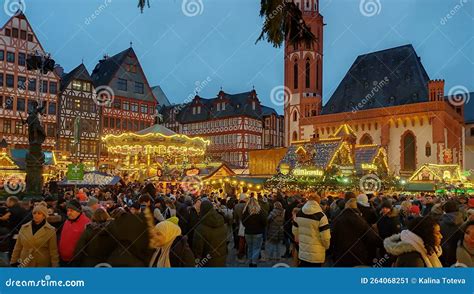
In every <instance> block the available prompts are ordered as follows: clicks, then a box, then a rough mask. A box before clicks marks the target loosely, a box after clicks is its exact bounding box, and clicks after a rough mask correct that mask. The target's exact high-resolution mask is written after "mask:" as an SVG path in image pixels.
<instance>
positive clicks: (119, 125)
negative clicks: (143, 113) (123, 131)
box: [115, 118, 122, 129]
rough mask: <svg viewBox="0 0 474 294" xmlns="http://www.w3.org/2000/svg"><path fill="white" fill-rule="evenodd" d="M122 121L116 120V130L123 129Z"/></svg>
mask: <svg viewBox="0 0 474 294" xmlns="http://www.w3.org/2000/svg"><path fill="white" fill-rule="evenodd" d="M121 125H122V124H121V121H120V118H116V119H115V128H116V129H120V128H121Z"/></svg>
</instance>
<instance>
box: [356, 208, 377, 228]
mask: <svg viewBox="0 0 474 294" xmlns="http://www.w3.org/2000/svg"><path fill="white" fill-rule="evenodd" d="M357 208H358V209H359V211H360V213H361V214H362V217H363V218H364V219H365V221H366V222H367V223H368V224H369V225H373V224H375V223H377V212H376V211H375V209H374V208H373V207H371V206H369V207H365V206H363V205H360V204H357Z"/></svg>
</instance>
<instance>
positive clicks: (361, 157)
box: [354, 145, 380, 171]
mask: <svg viewBox="0 0 474 294" xmlns="http://www.w3.org/2000/svg"><path fill="white" fill-rule="evenodd" d="M379 148H380V146H378V145H370V146H363V147H356V148H355V150H354V152H355V154H354V165H355V169H356V170H357V171H361V170H362V164H363V163H372V162H373V161H374V159H375V156H376V155H377V153H378V150H379Z"/></svg>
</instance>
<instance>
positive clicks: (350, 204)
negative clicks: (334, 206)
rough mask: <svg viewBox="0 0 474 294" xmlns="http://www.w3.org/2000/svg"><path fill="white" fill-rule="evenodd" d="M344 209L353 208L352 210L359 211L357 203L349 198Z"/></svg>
mask: <svg viewBox="0 0 474 294" xmlns="http://www.w3.org/2000/svg"><path fill="white" fill-rule="evenodd" d="M344 208H352V209H357V201H356V200H355V199H354V198H349V199H348V200H347V201H346V203H345V205H344Z"/></svg>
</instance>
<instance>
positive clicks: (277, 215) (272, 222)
mask: <svg viewBox="0 0 474 294" xmlns="http://www.w3.org/2000/svg"><path fill="white" fill-rule="evenodd" d="M284 223H285V210H284V209H278V208H274V209H273V210H272V211H271V212H270V215H269V216H268V228H267V240H268V242H272V243H280V242H282V241H283V224H284Z"/></svg>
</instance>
